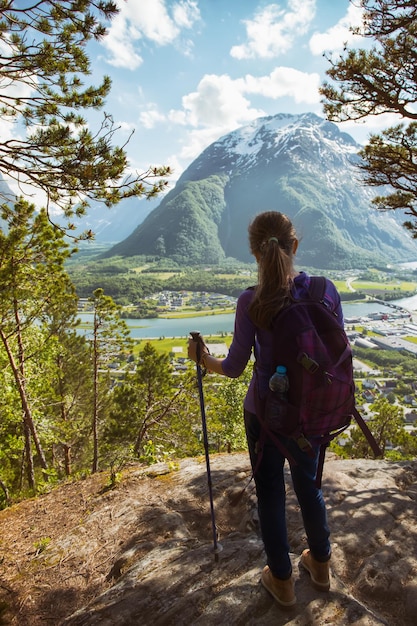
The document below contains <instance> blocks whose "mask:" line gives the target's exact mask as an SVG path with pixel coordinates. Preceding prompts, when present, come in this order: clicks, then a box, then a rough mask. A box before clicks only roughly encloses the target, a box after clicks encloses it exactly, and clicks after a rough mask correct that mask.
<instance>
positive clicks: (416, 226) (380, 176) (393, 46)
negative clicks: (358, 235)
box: [321, 0, 417, 237]
mask: <svg viewBox="0 0 417 626" xmlns="http://www.w3.org/2000/svg"><path fill="white" fill-rule="evenodd" d="M360 5H361V7H362V8H363V9H364V13H363V23H362V26H361V27H358V28H355V29H352V30H353V32H356V33H357V34H360V35H362V36H364V37H365V38H366V39H369V40H371V41H372V45H371V46H369V47H364V48H361V49H350V50H349V49H345V52H344V54H343V55H342V56H340V57H338V58H337V59H334V58H333V57H329V58H328V61H329V63H330V66H331V67H330V69H329V70H328V71H327V74H328V76H329V77H330V78H331V79H332V81H335V83H338V84H339V85H338V86H337V85H335V84H334V83H331V82H325V83H324V84H323V86H322V88H321V93H322V95H323V96H324V100H323V104H324V110H325V113H326V115H327V117H328V119H330V120H332V121H336V122H338V121H346V120H361V119H365V118H366V117H367V116H369V115H381V114H383V113H397V114H398V116H399V119H400V118H403V120H406V121H402V122H401V123H399V124H397V125H395V126H392V127H390V128H387V129H386V130H384V131H383V132H382V133H380V134H372V135H371V136H370V139H369V142H368V143H367V145H366V146H365V147H364V148H363V149H362V150H361V151H360V152H359V154H360V156H361V157H363V162H362V164H361V165H360V168H361V169H362V172H363V175H364V180H365V182H366V183H367V184H368V185H371V186H374V187H379V186H381V185H390V186H391V188H392V189H393V192H392V193H389V194H388V195H379V196H377V197H376V198H375V200H374V204H375V205H376V207H377V208H378V209H380V210H396V209H403V210H405V212H406V214H408V215H411V216H413V218H416V217H417V111H416V108H415V102H416V99H417V75H416V65H417V5H416V3H415V2H414V0H360ZM404 226H405V227H406V228H407V229H409V230H410V231H411V232H412V234H413V237H417V223H416V221H415V220H413V221H406V222H405V224H404Z"/></svg>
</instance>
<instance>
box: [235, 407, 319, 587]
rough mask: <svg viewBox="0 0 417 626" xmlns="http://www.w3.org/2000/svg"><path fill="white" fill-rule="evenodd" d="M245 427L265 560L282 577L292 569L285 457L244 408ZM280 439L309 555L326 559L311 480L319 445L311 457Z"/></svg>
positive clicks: (273, 571) (316, 495)
mask: <svg viewBox="0 0 417 626" xmlns="http://www.w3.org/2000/svg"><path fill="white" fill-rule="evenodd" d="M245 427H246V437H247V440H248V447H249V455H250V460H251V464H252V469H253V470H255V469H256V471H255V473H254V480H255V485H256V495H257V498H258V513H259V522H260V526H261V533H262V540H263V543H264V547H265V552H266V556H267V563H268V565H269V568H270V569H271V572H272V573H273V574H274V576H276V577H277V578H281V579H283V580H285V579H287V578H289V577H290V576H291V572H292V567H291V560H290V557H289V544H288V537H287V524H286V516H285V482H284V463H285V456H284V455H283V454H282V453H281V452H280V450H279V449H278V448H277V446H276V445H275V444H274V443H273V442H272V441H270V440H269V439H268V437H267V436H266V437H265V435H264V434H263V433H262V437H261V428H260V424H259V421H258V419H257V417H256V415H254V414H253V413H249V411H246V410H245ZM262 439H265V441H264V442H262ZM281 441H282V443H283V444H284V445H285V447H286V448H288V450H289V452H290V453H291V454H292V456H293V458H294V460H295V461H296V463H297V464H296V465H295V464H290V471H291V477H292V482H293V486H294V491H295V493H296V496H297V499H298V502H299V504H300V508H301V514H302V517H303V522H304V529H305V531H306V535H307V541H308V546H309V548H310V550H311V554H312V556H313V557H314V558H315V559H316V560H317V561H320V562H325V561H328V560H329V558H330V553H331V548H330V541H329V536H330V531H329V527H328V524H327V514H326V506H325V503H324V499H323V494H322V491H321V489H319V488H318V487H317V486H316V483H315V477H316V470H317V462H318V455H319V448H318V447H317V448H315V449H314V450H315V456H314V458H312V457H311V456H309V455H307V454H306V453H305V452H303V451H302V450H301V449H300V448H299V447H298V445H297V443H296V442H295V441H294V440H293V439H287V438H281ZM261 448H262V449H261ZM259 454H261V459H260V461H259V462H258V455H259Z"/></svg>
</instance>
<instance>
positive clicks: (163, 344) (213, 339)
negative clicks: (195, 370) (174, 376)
mask: <svg viewBox="0 0 417 626" xmlns="http://www.w3.org/2000/svg"><path fill="white" fill-rule="evenodd" d="M232 338H233V337H232V334H229V335H226V336H225V335H210V338H209V339H207V344H208V345H210V343H225V344H226V345H227V346H230V344H231V343H232ZM145 343H150V344H152V346H153V347H154V348H155V350H156V351H157V352H158V353H159V354H170V353H171V352H173V350H174V348H182V351H181V352H175V353H174V356H175V357H176V358H178V357H179V358H183V357H187V345H188V339H185V338H184V339H183V338H181V337H177V338H176V339H175V338H174V339H172V338H167V339H166V338H161V339H141V340H138V341H137V342H135V348H134V353H135V354H136V353H137V352H140V351H141V350H142V349H143V346H144V345H145Z"/></svg>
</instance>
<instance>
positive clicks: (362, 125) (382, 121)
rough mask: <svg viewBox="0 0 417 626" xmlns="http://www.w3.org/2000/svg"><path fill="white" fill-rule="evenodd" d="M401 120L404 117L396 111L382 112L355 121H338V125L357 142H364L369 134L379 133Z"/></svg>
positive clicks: (399, 122)
mask: <svg viewBox="0 0 417 626" xmlns="http://www.w3.org/2000/svg"><path fill="white" fill-rule="evenodd" d="M402 122H404V118H403V117H401V116H400V115H398V114H397V113H382V114H381V115H369V116H368V117H365V118H363V119H361V120H357V121H354V120H348V121H347V122H339V123H338V126H339V128H340V130H341V131H342V132H344V133H349V134H351V135H352V136H353V137H354V138H355V140H356V141H357V142H358V143H362V144H365V143H367V141H368V139H369V135H371V134H380V133H381V132H382V131H383V130H385V129H386V128H390V127H391V126H396V125H397V124H401V123H402Z"/></svg>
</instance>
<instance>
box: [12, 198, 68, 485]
mask: <svg viewBox="0 0 417 626" xmlns="http://www.w3.org/2000/svg"><path fill="white" fill-rule="evenodd" d="M0 216H1V218H2V219H3V220H4V222H5V223H6V224H7V228H6V229H5V231H6V232H3V231H0V285H1V299H0V341H1V345H2V346H3V348H4V351H5V353H6V355H7V360H8V364H9V367H10V368H11V371H12V374H13V378H14V382H15V386H16V389H17V391H18V393H19V397H20V404H21V411H22V416H23V422H22V428H23V434H24V442H25V455H24V458H25V464H26V472H27V479H28V484H29V487H30V488H31V489H33V488H35V468H34V460H33V457H34V453H33V446H34V447H35V450H36V455H37V458H38V459H39V463H40V465H41V467H42V470H43V471H44V475H45V476H47V472H46V470H47V469H48V463H47V458H46V455H45V452H44V450H43V446H42V442H41V438H40V436H39V433H38V428H37V426H36V421H35V419H34V414H33V402H32V400H31V393H30V388H31V376H30V374H29V373H28V372H29V370H28V368H29V364H30V362H31V361H32V360H33V359H34V357H35V356H36V355H37V354H40V353H41V352H42V350H43V344H44V342H45V340H46V338H45V337H44V336H43V335H42V332H41V330H40V327H39V325H40V324H42V323H45V322H46V320H47V319H48V316H49V315H50V311H51V308H53V307H55V309H61V310H65V309H68V308H69V307H71V306H75V302H76V298H75V294H74V290H73V287H72V284H71V283H70V281H69V279H68V277H67V274H66V272H65V271H64V269H63V264H64V260H65V258H66V257H67V256H68V254H69V252H68V247H67V246H66V245H65V243H64V242H63V234H62V233H61V232H60V231H59V230H57V229H54V228H53V227H52V226H51V224H50V223H49V221H48V218H47V216H46V212H45V211H40V212H39V213H35V207H34V205H31V204H29V203H27V202H26V201H24V200H21V201H19V202H18V203H16V205H15V206H14V208H13V209H10V208H9V207H8V206H7V205H3V206H2V207H1V214H0ZM32 395H33V394H32Z"/></svg>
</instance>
